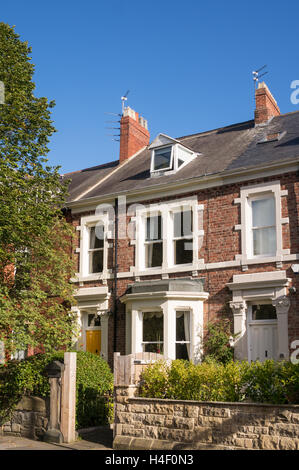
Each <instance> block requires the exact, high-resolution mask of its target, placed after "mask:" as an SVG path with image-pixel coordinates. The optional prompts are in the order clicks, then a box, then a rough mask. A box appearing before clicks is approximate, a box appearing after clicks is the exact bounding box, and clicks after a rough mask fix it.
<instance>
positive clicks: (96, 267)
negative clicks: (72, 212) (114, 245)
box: [88, 225, 104, 274]
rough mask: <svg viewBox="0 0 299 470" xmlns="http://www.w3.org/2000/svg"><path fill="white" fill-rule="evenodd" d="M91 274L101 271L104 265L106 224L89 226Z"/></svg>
mask: <svg viewBox="0 0 299 470" xmlns="http://www.w3.org/2000/svg"><path fill="white" fill-rule="evenodd" d="M88 258H89V274H93V273H101V272H103V267H104V226H103V225H98V226H97V227H90V228H89V250H88Z"/></svg>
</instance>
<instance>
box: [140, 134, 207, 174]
mask: <svg viewBox="0 0 299 470" xmlns="http://www.w3.org/2000/svg"><path fill="white" fill-rule="evenodd" d="M149 148H150V149H151V150H152V158H151V176H160V175H163V174H165V173H175V172H176V171H178V170H179V169H181V168H182V167H183V166H184V165H186V164H187V163H189V162H191V161H192V160H193V159H194V158H195V157H196V156H197V155H198V154H197V153H195V152H193V151H192V150H191V149H189V148H187V147H186V146H185V145H184V144H183V143H182V142H180V141H178V140H176V139H172V138H171V137H168V136H166V135H164V134H159V135H158V137H156V139H155V140H154V141H153V143H152V144H151V145H150V147H149Z"/></svg>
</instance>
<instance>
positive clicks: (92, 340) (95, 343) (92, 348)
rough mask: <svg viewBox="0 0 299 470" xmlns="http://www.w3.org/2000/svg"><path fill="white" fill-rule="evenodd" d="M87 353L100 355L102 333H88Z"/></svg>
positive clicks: (97, 331)
mask: <svg viewBox="0 0 299 470" xmlns="http://www.w3.org/2000/svg"><path fill="white" fill-rule="evenodd" d="M86 351H89V352H91V353H94V354H98V355H100V353H101V331H100V330H87V331H86Z"/></svg>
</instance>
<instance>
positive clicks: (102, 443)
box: [0, 426, 113, 451]
mask: <svg viewBox="0 0 299 470" xmlns="http://www.w3.org/2000/svg"><path fill="white" fill-rule="evenodd" d="M78 434H79V438H78V440H77V441H76V442H73V443H72V444H64V443H63V444H54V443H53V444H52V443H51V444H50V443H47V442H43V441H36V440H33V439H27V438H24V437H16V436H0V451H1V450H10V451H12V450H13V451H15V450H77V451H78V450H79V451H81V450H112V441H113V431H112V429H110V427H109V426H98V427H93V428H87V429H80V430H79V431H78Z"/></svg>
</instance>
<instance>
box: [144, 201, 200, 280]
mask: <svg viewBox="0 0 299 470" xmlns="http://www.w3.org/2000/svg"><path fill="white" fill-rule="evenodd" d="M198 225H199V206H198V204H197V198H196V197H193V196H192V197H190V198H187V199H184V200H175V201H165V202H163V203H159V204H153V205H150V206H148V207H140V208H139V207H138V208H137V210H136V241H135V244H136V250H135V254H136V264H135V266H136V268H137V271H143V270H145V269H146V270H147V269H152V270H155V271H156V269H157V268H161V269H162V270H167V269H172V270H175V269H176V267H178V266H179V267H180V270H181V271H182V270H183V268H184V265H186V268H187V269H189V270H195V269H196V266H197V263H198V238H199V233H200V232H202V231H199V229H198ZM155 268H156V269H155Z"/></svg>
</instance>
